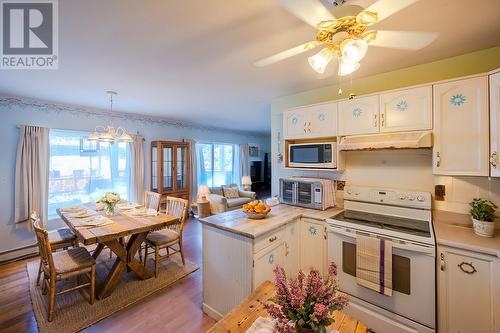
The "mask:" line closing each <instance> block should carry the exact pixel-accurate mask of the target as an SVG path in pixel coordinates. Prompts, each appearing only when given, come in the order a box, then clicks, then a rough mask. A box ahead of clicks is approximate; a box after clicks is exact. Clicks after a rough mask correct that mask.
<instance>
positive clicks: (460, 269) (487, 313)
mask: <svg viewBox="0 0 500 333" xmlns="http://www.w3.org/2000/svg"><path fill="white" fill-rule="evenodd" d="M495 261H498V260H497V259H495V258H494V257H489V256H484V255H480V254H475V253H472V252H468V251H461V250H455V249H453V248H447V247H440V248H439V258H438V269H437V271H438V315H439V318H438V326H439V327H438V328H439V331H440V332H443V333H460V332H484V333H493V332H495V328H494V321H495V320H494V317H495V311H498V309H495V308H494V304H495V303H494V297H495V292H494V291H495V284H498V283H499V282H498V281H495V279H494V278H495V277H494V275H493V274H492V272H493V268H494V267H493V265H494V264H495ZM496 265H498V262H497V263H496ZM496 290H497V291H498V287H496ZM497 332H498V331H497Z"/></svg>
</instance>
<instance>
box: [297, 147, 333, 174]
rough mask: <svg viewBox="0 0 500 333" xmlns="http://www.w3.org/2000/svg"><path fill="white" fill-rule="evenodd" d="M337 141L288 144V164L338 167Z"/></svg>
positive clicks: (326, 167) (298, 166)
mask: <svg viewBox="0 0 500 333" xmlns="http://www.w3.org/2000/svg"><path fill="white" fill-rule="evenodd" d="M336 148H337V144H336V143H335V142H326V143H325V142H323V143H297V144H290V145H289V146H288V166H289V167H291V168H319V169H334V168H336V167H337V163H336V159H335V156H336V151H337V149H336Z"/></svg>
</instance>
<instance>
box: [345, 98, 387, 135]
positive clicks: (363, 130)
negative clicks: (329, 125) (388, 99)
mask: <svg viewBox="0 0 500 333" xmlns="http://www.w3.org/2000/svg"><path fill="white" fill-rule="evenodd" d="M338 113H339V123H338V126H339V127H338V130H339V135H358V134H372V133H378V132H379V96H378V95H376V96H368V97H360V98H354V99H351V100H346V101H341V102H339V111H338Z"/></svg>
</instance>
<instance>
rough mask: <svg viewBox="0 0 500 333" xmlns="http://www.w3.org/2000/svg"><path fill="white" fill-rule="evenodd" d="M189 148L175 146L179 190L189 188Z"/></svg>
mask: <svg viewBox="0 0 500 333" xmlns="http://www.w3.org/2000/svg"><path fill="white" fill-rule="evenodd" d="M188 158H189V157H188V148H187V147H186V146H175V159H176V162H175V163H176V164H175V169H174V170H175V174H176V176H175V189H176V190H177V191H181V190H187V189H188V177H189V174H188Z"/></svg>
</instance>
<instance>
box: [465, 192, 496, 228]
mask: <svg viewBox="0 0 500 333" xmlns="http://www.w3.org/2000/svg"><path fill="white" fill-rule="evenodd" d="M470 205H471V207H472V208H471V210H470V213H471V215H472V224H473V227H474V232H475V233H476V235H479V236H484V237H493V234H494V233H495V222H494V221H493V220H494V219H495V210H496V209H497V208H498V207H497V206H496V205H495V204H494V203H493V202H491V201H489V200H485V199H480V198H475V199H473V200H472V202H471V203H470Z"/></svg>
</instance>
